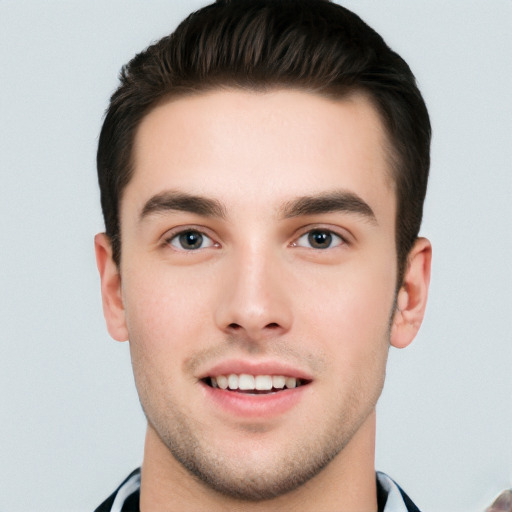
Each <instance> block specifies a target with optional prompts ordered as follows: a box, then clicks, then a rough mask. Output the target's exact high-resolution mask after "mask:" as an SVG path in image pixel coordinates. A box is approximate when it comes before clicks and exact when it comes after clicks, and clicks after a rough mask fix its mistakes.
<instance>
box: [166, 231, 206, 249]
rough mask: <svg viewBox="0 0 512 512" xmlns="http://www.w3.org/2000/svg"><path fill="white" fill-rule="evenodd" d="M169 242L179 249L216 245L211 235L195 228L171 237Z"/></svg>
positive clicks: (203, 247)
mask: <svg viewBox="0 0 512 512" xmlns="http://www.w3.org/2000/svg"><path fill="white" fill-rule="evenodd" d="M167 243H169V244H170V245H172V246H173V247H174V248H176V249H178V250H179V251H194V250H197V249H205V248H207V247H213V246H214V245H215V243H214V241H213V240H212V239H211V238H210V237H209V236H207V235H205V234H204V233H201V232H200V231H197V230H195V229H188V230H186V231H182V232H181V233H178V234H177V235H174V236H173V237H172V238H169V240H168V242H167Z"/></svg>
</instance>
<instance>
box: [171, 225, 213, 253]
mask: <svg viewBox="0 0 512 512" xmlns="http://www.w3.org/2000/svg"><path fill="white" fill-rule="evenodd" d="M187 234H188V235H192V234H197V235H199V236H200V237H201V241H205V240H207V241H208V245H207V246H206V247H198V248H188V249H186V248H185V247H183V246H181V247H179V246H178V245H177V244H180V237H182V236H184V235H187ZM174 242H176V245H175V243H174ZM165 244H166V245H168V246H172V247H173V248H174V250H176V251H180V252H194V251H197V250H201V249H208V248H210V247H220V244H219V243H217V242H215V241H214V240H213V239H212V237H211V236H209V235H207V234H206V233H205V232H204V231H203V230H202V229H201V228H194V227H190V228H186V229H181V230H180V231H175V232H173V233H171V234H170V235H169V236H167V237H166V238H165ZM180 245H181V244H180ZM201 245H202V244H201Z"/></svg>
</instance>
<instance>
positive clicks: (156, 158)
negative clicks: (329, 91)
mask: <svg viewBox="0 0 512 512" xmlns="http://www.w3.org/2000/svg"><path fill="white" fill-rule="evenodd" d="M385 145H386V137H385V134H384V129H383V126H382V123H381V121H380V118H379V115H378V114H377V112H376V110H375V109H374V107H373V106H372V104H371V102H370V101H369V100H368V99H367V98H366V97H365V96H363V95H360V94H353V95H350V96H348V97H346V98H344V99H342V100H332V99H327V98H325V97H322V96H319V95H316V94H313V93H308V92H303V91H296V90H275V91H271V92H254V91H242V90H219V91H213V92H207V93H201V94H198V95H193V96H186V97H180V98H177V99H172V100H170V101H168V102H166V103H165V104H162V105H160V106H158V107H156V108H155V109H154V110H153V111H151V112H150V113H149V114H148V115H147V116H146V117H145V118H144V119H143V120H142V122H141V124H140V126H139V128H138V131H137V134H136V138H135V144H134V155H133V156H134V158H133V161H134V175H133V177H132V180H131V182H130V183H129V184H128V186H127V189H126V191H125V196H124V198H123V203H126V202H128V203H130V204H131V205H132V206H134V207H135V208H139V209H140V208H142V205H143V203H144V201H145V200H147V199H148V198H149V197H151V196H153V195H155V194H158V193H160V192H162V191H164V190H175V189H178V190H184V191H186V192H189V193H194V194H206V195H209V196H214V197H216V198H218V199H219V200H221V201H223V202H228V203H229V202H233V201H237V200H238V201H242V202H243V203H244V204H245V205H252V206H257V205H258V204H260V203H263V202H265V201H268V202H271V201H274V202H276V203H277V202H279V201H281V202H282V201H286V200H287V199H290V198H293V197H294V196H301V195H305V194H315V193H324V192H328V191H329V190H332V189H334V188H337V189H348V190H350V191H354V192H356V193H360V194H361V193H362V194H363V195H366V196H367V197H366V198H365V199H366V200H368V201H371V202H372V203H373V204H374V205H375V207H376V208H377V210H378V209H379V205H380V203H381V202H382V201H388V200H389V196H390V195H391V196H392V198H394V194H393V193H392V184H391V180H390V179H389V176H390V174H391V173H390V172H389V165H388V161H387V158H386V151H385ZM393 201H394V200H393ZM122 210H123V204H122Z"/></svg>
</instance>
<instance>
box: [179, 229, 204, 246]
mask: <svg viewBox="0 0 512 512" xmlns="http://www.w3.org/2000/svg"><path fill="white" fill-rule="evenodd" d="M202 243H203V235H201V233H198V232H197V231H188V232H187V233H183V234H181V235H180V244H181V246H182V247H183V248H184V249H197V248H199V247H201V244H202Z"/></svg>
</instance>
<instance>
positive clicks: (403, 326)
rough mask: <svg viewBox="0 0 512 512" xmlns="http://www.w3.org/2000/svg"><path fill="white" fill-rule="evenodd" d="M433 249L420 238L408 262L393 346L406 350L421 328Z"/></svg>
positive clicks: (397, 309)
mask: <svg viewBox="0 0 512 512" xmlns="http://www.w3.org/2000/svg"><path fill="white" fill-rule="evenodd" d="M431 260H432V246H431V244H430V242H429V241H428V240H427V239H426V238H418V239H417V240H416V242H415V243H414V246H413V248H412V249H411V252H410V253H409V256H408V258H407V268H406V270H405V275H404V279H403V283H402V286H401V288H400V290H399V291H398V295H397V298H396V311H395V315H394V318H393V325H392V328H391V345H393V346H394V347H396V348H404V347H407V346H408V345H409V344H410V343H411V342H412V340H413V339H414V337H415V336H416V334H417V333H418V330H419V328H420V325H421V322H422V321H423V317H424V315H425V308H426V306H427V297H428V287H429V284H430V266H431Z"/></svg>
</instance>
